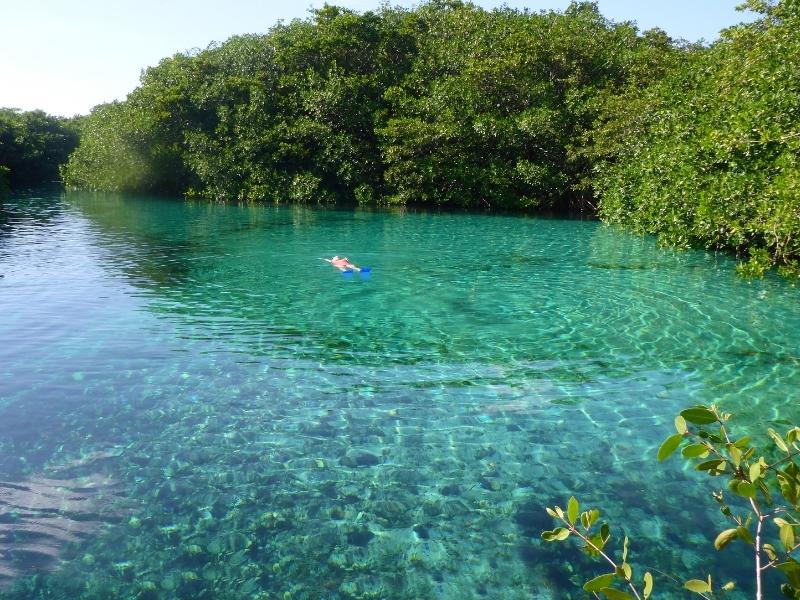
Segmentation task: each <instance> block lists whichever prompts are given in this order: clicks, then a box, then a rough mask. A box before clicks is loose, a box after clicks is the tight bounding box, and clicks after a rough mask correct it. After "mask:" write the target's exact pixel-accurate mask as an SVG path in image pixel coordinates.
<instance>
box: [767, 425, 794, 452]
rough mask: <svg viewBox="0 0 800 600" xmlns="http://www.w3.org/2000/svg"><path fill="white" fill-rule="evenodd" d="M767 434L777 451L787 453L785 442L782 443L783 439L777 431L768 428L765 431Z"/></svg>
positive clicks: (787, 448)
mask: <svg viewBox="0 0 800 600" xmlns="http://www.w3.org/2000/svg"><path fill="white" fill-rule="evenodd" d="M767 433H768V434H769V437H770V438H772V441H773V442H775V445H776V446H777V447H778V449H779V450H782V451H783V452H789V447H788V446H787V445H786V442H784V441H783V438H782V437H781V436H780V434H779V433H778V432H777V431H775V430H774V429H772V428H770V429H767Z"/></svg>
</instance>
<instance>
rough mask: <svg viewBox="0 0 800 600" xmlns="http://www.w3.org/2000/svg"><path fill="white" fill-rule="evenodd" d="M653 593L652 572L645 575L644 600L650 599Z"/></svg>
mask: <svg viewBox="0 0 800 600" xmlns="http://www.w3.org/2000/svg"><path fill="white" fill-rule="evenodd" d="M652 593H653V576H652V575H651V574H650V571H647V573H645V574H644V590H643V594H642V595H643V596H644V600H647V599H648V598H649V597H650V594H652Z"/></svg>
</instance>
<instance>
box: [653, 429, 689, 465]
mask: <svg viewBox="0 0 800 600" xmlns="http://www.w3.org/2000/svg"><path fill="white" fill-rule="evenodd" d="M682 440H683V436H682V435H679V434H677V433H676V434H674V435H671V436H669V437H668V438H667V439H666V440H664V443H663V444H661V447H660V448H659V449H658V460H659V462H661V461H663V460H665V459H667V458H669V456H670V455H671V454H672V453H673V452H675V450H677V449H678V446H680V445H681V441H682Z"/></svg>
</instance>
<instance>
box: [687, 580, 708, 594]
mask: <svg viewBox="0 0 800 600" xmlns="http://www.w3.org/2000/svg"><path fill="white" fill-rule="evenodd" d="M683 587H685V588H686V589H687V590H689V591H690V592H694V593H696V594H705V593H708V592H710V591H711V586H710V585H708V582H706V581H703V580H702V579H690V580H689V581H687V582H686V583H684V584H683Z"/></svg>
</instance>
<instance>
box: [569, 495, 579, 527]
mask: <svg viewBox="0 0 800 600" xmlns="http://www.w3.org/2000/svg"><path fill="white" fill-rule="evenodd" d="M578 510H579V504H578V500H577V499H576V498H575V496H570V499H569V501H568V502H567V520H568V521H569V523H570V525H574V524H575V521H576V520H577V519H578Z"/></svg>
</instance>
